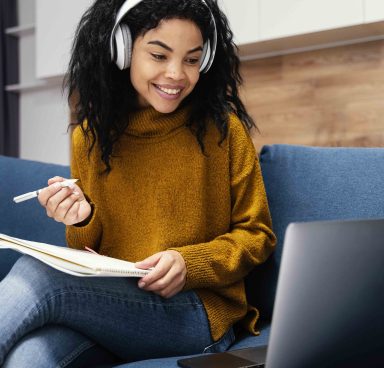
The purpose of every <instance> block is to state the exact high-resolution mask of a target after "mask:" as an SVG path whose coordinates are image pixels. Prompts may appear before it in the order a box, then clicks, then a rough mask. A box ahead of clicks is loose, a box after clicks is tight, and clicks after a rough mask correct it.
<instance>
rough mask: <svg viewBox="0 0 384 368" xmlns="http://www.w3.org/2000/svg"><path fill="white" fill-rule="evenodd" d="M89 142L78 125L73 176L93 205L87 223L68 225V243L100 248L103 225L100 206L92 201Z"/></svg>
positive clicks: (80, 247) (74, 139) (73, 156)
mask: <svg viewBox="0 0 384 368" xmlns="http://www.w3.org/2000/svg"><path fill="white" fill-rule="evenodd" d="M87 146H88V145H87V142H86V140H85V138H84V135H83V133H82V131H81V129H80V127H77V128H76V129H75V130H74V132H73V135H72V155H71V177H72V178H77V179H79V182H78V185H79V187H80V188H81V190H82V191H83V193H84V195H85V196H86V198H87V200H88V202H90V204H91V206H92V214H91V218H90V219H87V221H86V224H75V225H71V226H67V227H66V238H67V244H68V246H69V247H71V248H77V249H84V247H88V248H91V249H98V247H99V243H100V239H101V234H102V225H101V221H100V219H99V214H98V208H97V205H95V204H94V203H93V202H92V198H91V195H92V193H91V187H90V183H91V182H92V180H91V178H90V174H89V170H90V166H91V165H90V162H89V159H88V151H87Z"/></svg>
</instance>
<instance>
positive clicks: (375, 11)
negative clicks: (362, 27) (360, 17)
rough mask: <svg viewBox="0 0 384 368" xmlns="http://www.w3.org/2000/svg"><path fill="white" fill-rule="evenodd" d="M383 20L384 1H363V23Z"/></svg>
mask: <svg viewBox="0 0 384 368" xmlns="http://www.w3.org/2000/svg"><path fill="white" fill-rule="evenodd" d="M380 20H384V1H383V0H365V22H366V23H370V22H377V21H380Z"/></svg>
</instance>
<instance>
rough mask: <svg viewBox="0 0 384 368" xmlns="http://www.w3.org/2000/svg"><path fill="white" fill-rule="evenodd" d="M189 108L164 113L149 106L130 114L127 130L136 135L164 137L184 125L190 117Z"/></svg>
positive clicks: (129, 133)
mask: <svg viewBox="0 0 384 368" xmlns="http://www.w3.org/2000/svg"><path fill="white" fill-rule="evenodd" d="M188 110H189V109H188V108H187V107H179V108H178V109H177V110H176V111H174V112H172V113H169V114H164V113H161V112H158V111H156V110H155V109H154V108H153V107H147V108H144V109H141V110H138V111H135V112H133V113H131V114H130V117H129V124H128V127H127V129H126V131H125V133H126V134H127V135H130V136H135V137H146V138H151V137H162V136H166V135H168V134H170V133H171V132H173V131H174V130H176V129H178V128H180V127H182V126H184V125H185V124H186V122H187V118H188Z"/></svg>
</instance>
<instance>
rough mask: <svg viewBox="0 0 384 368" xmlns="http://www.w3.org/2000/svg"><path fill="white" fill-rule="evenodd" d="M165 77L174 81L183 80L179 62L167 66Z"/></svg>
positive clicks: (182, 70)
mask: <svg viewBox="0 0 384 368" xmlns="http://www.w3.org/2000/svg"><path fill="white" fill-rule="evenodd" d="M166 77H167V78H171V79H174V80H181V79H183V78H184V67H183V65H182V64H180V63H179V62H170V63H169V64H168V65H167V70H166Z"/></svg>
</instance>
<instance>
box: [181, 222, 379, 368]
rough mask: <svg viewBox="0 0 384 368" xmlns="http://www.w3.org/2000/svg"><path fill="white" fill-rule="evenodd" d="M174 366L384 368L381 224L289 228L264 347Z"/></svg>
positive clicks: (317, 224)
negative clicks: (268, 331) (267, 339)
mask: <svg viewBox="0 0 384 368" xmlns="http://www.w3.org/2000/svg"><path fill="white" fill-rule="evenodd" d="M215 359H216V360H215ZM178 364H179V366H180V367H184V368H240V367H263V366H265V367H266V368H317V367H337V368H344V367H345V368H347V367H348V368H353V367H364V368H371V367H372V368H373V367H375V368H376V367H377V368H378V367H384V219H378V220H356V221H324V222H323V221H316V222H306V223H292V224H290V225H289V226H288V228H287V231H286V235H285V239H284V248H283V255H282V261H281V266H280V273H279V280H278V286H277V292H276V299H275V305H274V311H273V319H272V326H271V333H270V337H269V345H268V348H260V347H254V348H246V349H239V350H234V351H228V352H224V353H218V354H211V355H206V356H204V355H203V356H198V357H192V358H185V359H181V360H179V361H178Z"/></svg>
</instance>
